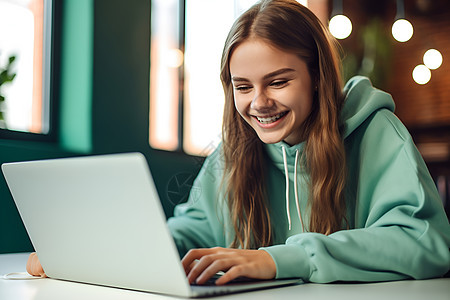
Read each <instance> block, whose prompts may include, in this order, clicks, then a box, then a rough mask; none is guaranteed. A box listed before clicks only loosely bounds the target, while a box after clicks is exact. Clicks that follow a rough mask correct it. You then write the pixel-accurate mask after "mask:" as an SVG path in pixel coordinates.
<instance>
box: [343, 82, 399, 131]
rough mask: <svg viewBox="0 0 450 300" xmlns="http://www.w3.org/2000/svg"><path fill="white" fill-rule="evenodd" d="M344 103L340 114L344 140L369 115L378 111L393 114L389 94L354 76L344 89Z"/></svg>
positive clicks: (393, 106) (392, 101) (392, 105)
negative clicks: (383, 110)
mask: <svg viewBox="0 0 450 300" xmlns="http://www.w3.org/2000/svg"><path fill="white" fill-rule="evenodd" d="M344 95H345V102H344V107H343V108H342V112H341V120H342V122H343V124H344V132H343V137H344V139H345V138H347V137H348V136H349V135H350V134H351V133H352V132H353V131H355V130H356V129H357V128H358V127H359V126H360V125H361V124H362V123H363V122H364V121H365V120H366V119H367V118H368V117H369V116H370V115H372V114H373V113H374V112H376V111H378V110H380V109H383V108H385V109H388V110H390V111H392V112H394V109H395V104H394V100H392V97H391V95H390V94H388V93H386V92H383V91H381V90H379V89H376V88H374V87H373V86H372V83H371V82H370V80H369V78H367V77H363V76H355V77H353V78H352V79H350V80H349V81H348V82H347V84H346V85H345V87H344Z"/></svg>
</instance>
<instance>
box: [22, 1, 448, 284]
mask: <svg viewBox="0 0 450 300" xmlns="http://www.w3.org/2000/svg"><path fill="white" fill-rule="evenodd" d="M221 80H222V83H223V87H224V91H225V109H224V119H223V142H222V144H221V145H220V147H219V148H218V149H217V150H216V151H215V152H214V153H213V154H212V155H210V156H209V157H208V158H207V159H206V160H205V163H204V165H203V167H202V169H201V171H200V173H199V175H198V177H197V179H196V181H195V183H194V188H193V189H192V191H191V195H190V198H189V200H188V202H187V203H186V204H182V205H179V206H177V207H176V208H175V214H174V215H175V216H174V217H173V218H171V219H169V221H168V225H169V228H170V230H171V232H172V235H173V237H174V240H175V243H176V245H177V247H178V250H179V252H180V255H181V257H183V259H182V263H183V265H184V267H185V269H186V274H187V276H188V279H189V281H190V282H197V283H204V282H205V281H206V280H207V279H209V278H210V277H211V276H212V275H214V274H215V273H216V272H218V271H224V272H225V274H224V275H223V276H222V277H221V278H220V279H218V280H217V281H216V283H217V284H224V283H226V282H228V281H230V280H232V279H234V278H236V277H238V276H247V277H252V278H259V279H269V278H288V277H297V278H303V279H304V280H305V281H310V282H322V283H325V282H331V281H337V280H343V281H346V280H348V281H384V280H399V279H405V278H417V279H419V278H420V279H422V278H431V277H437V276H441V275H443V274H445V273H446V272H448V270H449V265H450V255H449V245H450V226H449V223H448V219H447V217H446V215H445V212H444V210H443V207H442V202H441V201H440V198H439V195H438V193H437V190H436V187H435V185H434V182H433V180H432V179H431V177H430V175H429V173H428V170H427V168H426V166H425V163H424V162H423V160H422V158H421V156H420V154H419V152H418V151H417V149H416V147H415V146H414V144H413V141H412V139H411V137H410V135H409V134H408V132H407V130H406V129H405V127H404V126H403V125H402V123H401V122H400V121H399V120H398V119H397V118H396V117H395V115H394V114H393V110H394V102H393V101H392V98H391V97H390V95H388V94H386V93H384V92H382V91H380V90H377V89H375V88H373V87H372V86H371V83H370V81H369V80H368V79H366V78H363V77H355V78H353V79H351V80H350V81H349V82H348V83H347V84H346V86H345V87H342V84H341V77H340V67H339V60H338V56H337V54H336V51H335V47H334V41H333V39H332V38H330V36H329V34H328V31H327V30H326V29H325V28H324V27H323V26H322V25H321V23H320V22H319V21H318V19H317V18H316V17H315V16H314V14H312V13H311V12H310V11H309V10H308V9H307V8H305V7H303V6H302V5H300V4H298V3H297V2H296V1H295V0H263V1H261V2H259V3H257V4H256V5H254V6H253V7H252V8H250V9H249V10H248V11H247V12H245V13H244V14H243V15H242V16H240V17H239V18H238V20H237V21H236V22H235V23H234V25H233V27H232V28H231V30H230V33H229V35H228V38H227V40H226V42H225V47H224V51H223V56H222V64H221ZM39 268H40V269H39ZM28 269H29V271H30V273H32V274H42V273H43V270H42V268H41V266H40V264H39V262H38V260H37V257H36V256H35V255H34V254H33V255H32V256H30V259H29V263H28Z"/></svg>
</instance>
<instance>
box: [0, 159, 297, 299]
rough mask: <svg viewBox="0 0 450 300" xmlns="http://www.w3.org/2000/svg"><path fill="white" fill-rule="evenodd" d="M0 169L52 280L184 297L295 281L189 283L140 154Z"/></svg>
mask: <svg viewBox="0 0 450 300" xmlns="http://www.w3.org/2000/svg"><path fill="white" fill-rule="evenodd" d="M2 170H3V173H4V175H5V178H6V182H7V184H8V186H9V189H10V191H11V194H12V196H13V198H14V201H15V203H16V206H17V208H18V210H19V213H20V215H21V217H22V220H23V223H24V224H25V228H26V230H27V232H28V235H29V237H30V239H31V242H32V244H33V246H34V248H35V250H36V252H37V254H38V256H39V259H40V261H41V263H42V266H43V268H44V270H45V272H46V274H47V275H48V276H49V277H50V278H55V279H63V280H69V281H76V282H83V283H91V284H97V285H104V286H111V287H117V288H125V289H132V290H139V291H146V292H154V293H162V294H171V295H176V296H182V297H200V296H207V295H218V294H225V293H232V292H241V291H247V290H254V289H260V288H266V287H274V286H281V285H290V284H296V283H301V280H299V279H293V280H271V281H259V282H246V283H233V284H228V285H224V286H214V285H211V286H191V285H189V283H188V281H187V278H186V275H185V273H184V270H183V267H182V265H181V262H180V257H179V254H178V251H177V249H176V246H175V243H174V241H173V239H172V236H171V234H170V232H169V229H168V227H167V225H166V217H165V214H164V211H163V209H162V206H161V203H160V200H159V197H158V194H157V191H156V188H155V185H154V182H153V178H152V176H151V174H150V170H149V168H148V164H147V161H146V159H145V157H144V156H143V155H142V154H140V153H127V154H112V155H102V156H88V157H77V158H64V159H53V160H41V161H31V162H19V163H7V164H3V165H2Z"/></svg>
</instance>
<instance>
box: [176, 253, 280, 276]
mask: <svg viewBox="0 0 450 300" xmlns="http://www.w3.org/2000/svg"><path fill="white" fill-rule="evenodd" d="M182 263H183V266H184V269H185V271H186V274H187V278H188V280H189V282H190V283H193V282H196V283H198V284H202V283H205V282H206V281H207V280H208V279H209V278H211V277H212V276H214V275H215V274H216V273H217V272H219V271H224V272H225V274H224V275H223V276H222V277H221V278H219V279H218V280H217V281H216V284H225V283H227V282H229V281H231V280H233V279H235V278H237V277H240V276H246V277H250V278H255V279H271V278H274V277H275V274H276V266H275V262H274V261H273V259H272V257H271V256H270V254H268V253H267V252H266V251H263V250H241V249H226V248H211V249H194V250H191V251H189V252H188V253H187V254H186V256H185V257H184V258H183V260H182Z"/></svg>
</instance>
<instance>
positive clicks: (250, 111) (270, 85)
mask: <svg viewBox="0 0 450 300" xmlns="http://www.w3.org/2000/svg"><path fill="white" fill-rule="evenodd" d="M230 73H231V80H232V84H233V89H234V102H235V106H236V109H237V110H238V112H239V114H240V115H241V116H242V118H244V120H245V121H246V122H247V123H248V124H250V126H252V128H253V129H254V130H255V131H256V133H257V134H258V137H259V138H260V139H261V141H263V142H264V143H267V144H273V143H277V142H280V141H285V142H286V143H288V144H289V145H295V144H298V143H299V142H301V141H303V140H304V137H303V136H302V132H303V130H302V126H303V123H304V121H305V119H306V118H307V117H308V116H309V114H310V112H311V106H312V101H313V87H312V82H311V77H310V74H309V71H308V68H307V66H306V63H305V62H304V61H303V60H301V59H300V58H298V57H297V56H296V55H295V54H293V53H291V52H285V51H283V50H280V49H278V48H275V47H273V46H272V45H270V44H268V43H266V42H264V41H262V40H261V39H249V40H247V41H245V42H243V43H242V44H240V45H239V46H237V47H236V49H234V51H233V52H232V55H231V58H230Z"/></svg>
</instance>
